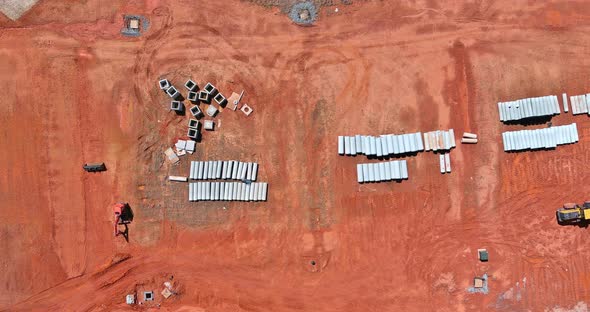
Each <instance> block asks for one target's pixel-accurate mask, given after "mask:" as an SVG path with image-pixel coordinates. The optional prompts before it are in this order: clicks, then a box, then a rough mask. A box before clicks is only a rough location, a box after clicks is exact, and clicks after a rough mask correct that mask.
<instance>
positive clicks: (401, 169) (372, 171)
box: [356, 160, 408, 183]
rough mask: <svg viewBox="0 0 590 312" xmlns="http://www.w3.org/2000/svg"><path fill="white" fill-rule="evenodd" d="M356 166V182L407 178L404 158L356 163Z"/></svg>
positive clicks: (406, 166)
mask: <svg viewBox="0 0 590 312" xmlns="http://www.w3.org/2000/svg"><path fill="white" fill-rule="evenodd" d="M356 168H357V181H358V183H367V182H383V181H393V180H404V179H407V178H408V164H407V163H406V161H405V160H393V161H388V162H380V163H369V164H357V165H356Z"/></svg>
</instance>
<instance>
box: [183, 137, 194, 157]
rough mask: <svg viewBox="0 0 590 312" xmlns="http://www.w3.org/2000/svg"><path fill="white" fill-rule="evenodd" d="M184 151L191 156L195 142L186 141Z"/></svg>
mask: <svg viewBox="0 0 590 312" xmlns="http://www.w3.org/2000/svg"><path fill="white" fill-rule="evenodd" d="M185 150H186V151H187V152H188V153H191V154H192V153H193V152H194V151H195V141H193V140H188V141H186V147H185Z"/></svg>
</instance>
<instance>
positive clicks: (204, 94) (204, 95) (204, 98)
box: [199, 91, 209, 101]
mask: <svg viewBox="0 0 590 312" xmlns="http://www.w3.org/2000/svg"><path fill="white" fill-rule="evenodd" d="M208 99H209V93H207V92H205V91H201V92H199V101H207V100H208Z"/></svg>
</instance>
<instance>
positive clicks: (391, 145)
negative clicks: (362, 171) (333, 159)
mask: <svg viewBox="0 0 590 312" xmlns="http://www.w3.org/2000/svg"><path fill="white" fill-rule="evenodd" d="M422 150H424V144H423V142H422V134H421V133H420V132H415V133H406V134H384V135H380V136H369V135H355V136H339V137H338V154H340V155H347V156H356V155H357V154H363V155H366V156H376V157H389V156H393V155H401V154H408V153H416V152H419V151H422Z"/></svg>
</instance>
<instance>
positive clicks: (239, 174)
mask: <svg viewBox="0 0 590 312" xmlns="http://www.w3.org/2000/svg"><path fill="white" fill-rule="evenodd" d="M257 175H258V164H257V163H251V162H241V161H236V160H210V161H191V168H190V175H189V177H190V179H191V180H215V179H224V180H226V179H232V180H248V181H256V177H257Z"/></svg>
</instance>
